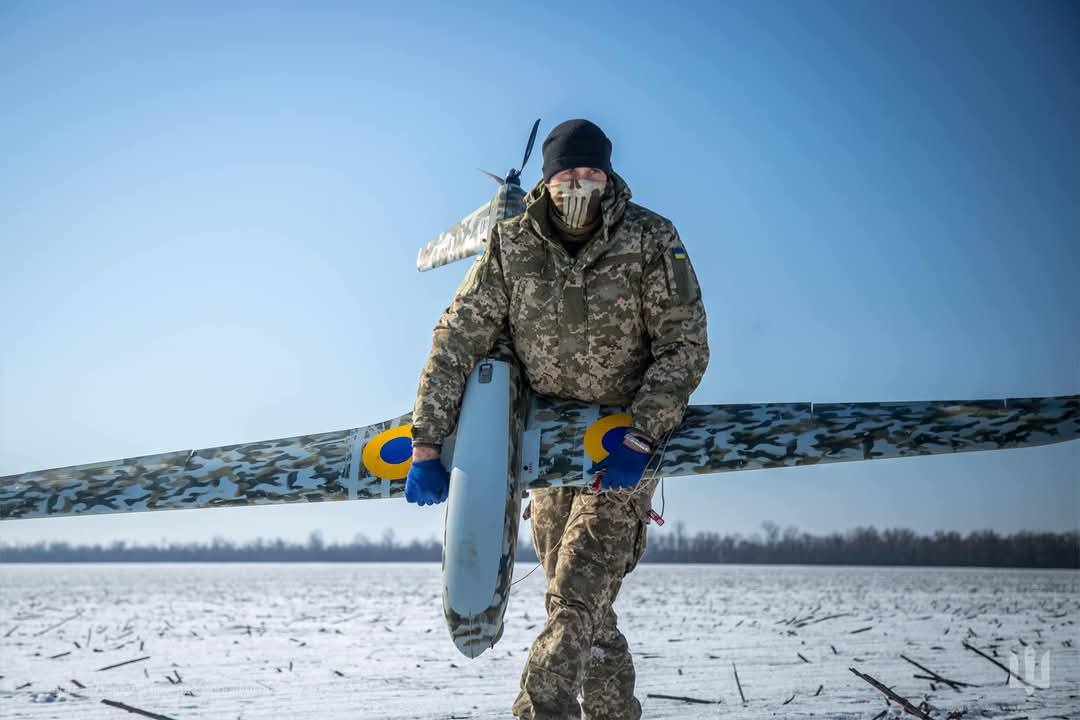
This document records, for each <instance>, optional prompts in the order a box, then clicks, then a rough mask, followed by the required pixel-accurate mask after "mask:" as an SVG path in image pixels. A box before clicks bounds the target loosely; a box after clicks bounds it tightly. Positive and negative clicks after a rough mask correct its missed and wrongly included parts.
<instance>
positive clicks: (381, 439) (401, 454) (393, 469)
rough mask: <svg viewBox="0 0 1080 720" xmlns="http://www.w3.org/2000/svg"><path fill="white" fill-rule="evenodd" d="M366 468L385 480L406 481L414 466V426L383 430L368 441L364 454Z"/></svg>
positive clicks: (399, 426)
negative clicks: (410, 468)
mask: <svg viewBox="0 0 1080 720" xmlns="http://www.w3.org/2000/svg"><path fill="white" fill-rule="evenodd" d="M363 459H364V467H366V468H367V469H368V472H370V473H371V474H372V475H374V476H375V477H377V478H382V479H383V480H404V479H405V476H406V475H408V474H409V467H410V466H411V465H412V425H398V426H397V427H392V428H390V429H389V430H383V431H382V432H381V433H379V434H378V435H376V436H375V437H373V438H371V439H370V440H368V442H367V445H365V446H364V452H363Z"/></svg>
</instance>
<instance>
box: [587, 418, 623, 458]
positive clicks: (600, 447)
mask: <svg viewBox="0 0 1080 720" xmlns="http://www.w3.org/2000/svg"><path fill="white" fill-rule="evenodd" d="M631 419H632V418H631V417H630V413H619V414H618V415H607V416H605V417H602V418H600V419H599V420H597V421H596V422H594V423H593V424H592V425H590V426H589V427H588V429H587V430H585V454H586V455H588V456H589V459H590V460H592V461H593V462H600V461H601V460H603V459H604V458H606V457H607V456H608V453H610V452H611V451H612V450H614V449H615V448H616V447H617V446H618V444H619V443H621V442H622V440H623V435H625V434H626V431H627V430H629V429H630V421H631Z"/></svg>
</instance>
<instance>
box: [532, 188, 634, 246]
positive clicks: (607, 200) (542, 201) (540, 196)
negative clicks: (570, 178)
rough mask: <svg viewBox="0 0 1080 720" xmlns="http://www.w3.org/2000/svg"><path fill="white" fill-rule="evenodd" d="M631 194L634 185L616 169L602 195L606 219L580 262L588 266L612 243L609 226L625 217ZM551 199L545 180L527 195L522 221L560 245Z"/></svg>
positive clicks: (603, 211) (541, 235)
mask: <svg viewBox="0 0 1080 720" xmlns="http://www.w3.org/2000/svg"><path fill="white" fill-rule="evenodd" d="M631 197H632V193H631V192H630V186H629V185H627V184H626V181H625V180H623V179H622V177H620V176H619V175H618V174H617V173H615V172H612V173H611V174H610V175H609V176H608V184H607V187H605V188H604V194H603V196H602V197H601V198H600V214H601V215H602V216H603V218H604V222H603V224H602V226H601V228H600V230H599V231H597V233H596V235H594V236H593V238H592V239H591V240H590V241H589V242H588V243H586V245H585V247H584V248H582V251H581V252H580V253H579V254H578V256H577V264H581V265H582V266H583V267H584V266H586V265H589V264H591V263H592V262H593V261H595V260H596V258H598V257H600V256H601V255H602V254H603V252H604V250H605V249H606V248H607V246H608V244H609V242H610V237H609V229H610V228H611V227H613V226H615V225H617V224H618V223H619V221H620V220H622V217H623V214H624V213H625V212H626V205H627V203H628V202H630V198H631ZM550 201H551V198H550V196H549V195H548V191H547V183H545V182H544V181H543V180H541V181H540V182H538V183H536V185H534V186H533V189H532V190H530V191H529V194H528V195H526V196H525V214H524V215H522V218H521V224H522V226H523V227H527V228H529V229H531V230H532V231H533V232H534V233H536V234H537V235H538V236H540V237H541V238H543V239H545V240H547V241H548V242H550V243H552V244H553V245H559V243H558V241H557V240H556V238H555V234H554V232H553V231H552V229H551V224H550V220H548V217H547V213H548V209H547V205H548V203H549V202H550ZM560 248H561V245H560Z"/></svg>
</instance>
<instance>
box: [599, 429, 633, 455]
mask: <svg viewBox="0 0 1080 720" xmlns="http://www.w3.org/2000/svg"><path fill="white" fill-rule="evenodd" d="M629 429H630V428H627V427H614V428H611V429H610V430H608V431H607V432H606V433H604V437H602V438H601V439H600V444H601V445H603V446H604V450H605V451H606V452H608V453H609V454H610V453H613V452H615V448H617V447H619V445H621V444H622V441H623V437H624V436H625V435H626V431H627V430H629Z"/></svg>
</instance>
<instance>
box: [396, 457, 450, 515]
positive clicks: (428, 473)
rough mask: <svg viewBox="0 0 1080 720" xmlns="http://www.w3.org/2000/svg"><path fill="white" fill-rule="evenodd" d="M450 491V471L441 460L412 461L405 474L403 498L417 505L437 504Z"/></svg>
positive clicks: (444, 498)
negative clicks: (447, 470)
mask: <svg viewBox="0 0 1080 720" xmlns="http://www.w3.org/2000/svg"><path fill="white" fill-rule="evenodd" d="M449 493H450V473H448V472H446V468H444V467H443V464H442V460H439V459H438V458H436V459H434V460H420V461H413V464H412V466H411V467H410V468H409V474H408V475H407V476H405V499H406V500H408V501H409V502H411V503H416V504H418V505H437V504H439V503H441V502H444V501H445V500H446V497H447V495H449Z"/></svg>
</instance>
